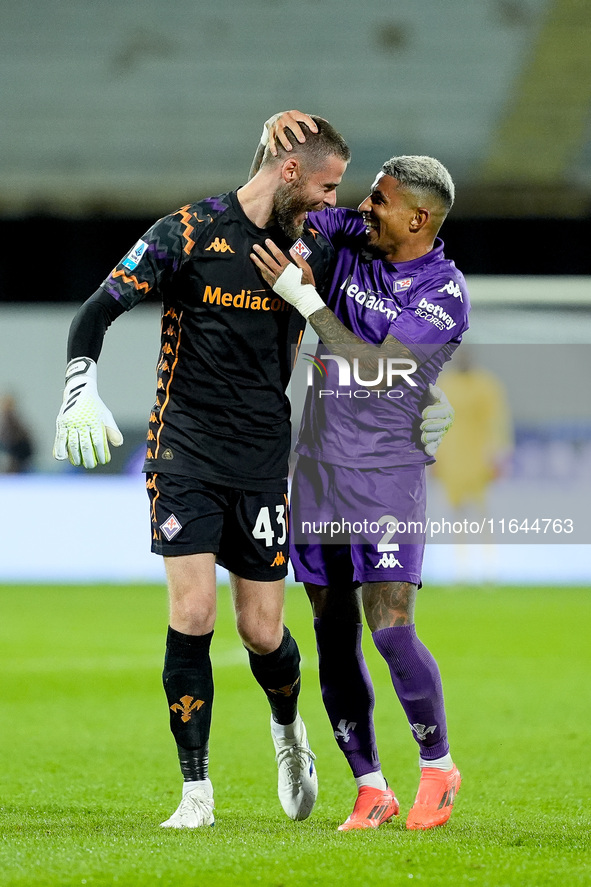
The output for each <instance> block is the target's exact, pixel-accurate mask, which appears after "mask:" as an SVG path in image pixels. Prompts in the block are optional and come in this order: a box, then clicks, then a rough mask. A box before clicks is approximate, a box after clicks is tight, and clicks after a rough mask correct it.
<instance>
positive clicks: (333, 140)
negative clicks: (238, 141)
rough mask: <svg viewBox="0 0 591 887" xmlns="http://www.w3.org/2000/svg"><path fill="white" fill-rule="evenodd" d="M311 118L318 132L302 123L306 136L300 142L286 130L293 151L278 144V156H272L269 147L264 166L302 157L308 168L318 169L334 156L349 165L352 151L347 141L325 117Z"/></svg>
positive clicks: (314, 116)
mask: <svg viewBox="0 0 591 887" xmlns="http://www.w3.org/2000/svg"><path fill="white" fill-rule="evenodd" d="M310 117H311V118H312V120H313V121H314V122H315V124H316V126H317V127H318V132H312V130H311V129H309V127H307V126H306V124H305V123H300V126H301V127H302V130H303V132H304V135H305V136H306V141H305V142H303V143H302V142H298V140H297V139H296V137H295V136H294V134H293V133H292V131H291V129H286V130H285V134H286V136H287V138H288V139H289V142H290V144H291V145H292V150H291V151H286V150H285V148H284V147H283V145H280V144H279V143H278V142H277V143H276V144H277V156H276V157H274V156H273V154H271V152H270V150H269V148H268V146H267V148H266V150H265V154H264V156H263V164H265V163H268V162H277V161H279V162H281V163H283V161H284V160H286V159H287V158H288V157H294V156H296V155H297V156H298V157H301V158H302V160H303V161H304V163H305V165H306V166H307V167H310V168H312V169H317V168H318V167H319V166H322V165H323V164H324V163H325V162H326V160H327V159H328V158H329V157H332V156H333V155H334V156H336V157H339V158H340V159H341V160H344V161H345V163H348V162H349V161H350V159H351V151H350V149H349V146H348V145H347V143H346V141H345V140H344V138H343V137H342V135H341V134H340V132H337V130H336V129H335V128H334V126H332V125H331V124H330V123H329V122H328V120H325V119H324V118H323V117H317V116H316V115H315V114H310Z"/></svg>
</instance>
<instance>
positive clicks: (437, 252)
mask: <svg viewBox="0 0 591 887" xmlns="http://www.w3.org/2000/svg"><path fill="white" fill-rule="evenodd" d="M443 246H444V244H443V240H442V239H441V238H440V237H436V238H435V243H434V246H433V249H432V250H430V251H429V252H428V253H425V255H424V256H419V257H418V259H410V260H409V261H408V262H391V263H390V264H391V265H393V266H394V268H396V270H397V271H398V272H402V273H403V274H406V275H408V276H410V275H411V274H412V273H413V271H418V270H419V268H422V267H423V265H429V264H430V263H431V262H434V261H435V260H436V259H440V258H441V256H442V255H443Z"/></svg>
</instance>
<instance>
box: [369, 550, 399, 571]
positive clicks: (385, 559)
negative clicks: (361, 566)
mask: <svg viewBox="0 0 591 887" xmlns="http://www.w3.org/2000/svg"><path fill="white" fill-rule="evenodd" d="M380 567H385V568H386V569H389V570H391V569H392V568H393V567H402V564H401V563H400V561H399V560H397V558H396V555H394V554H386V553H384V554H383V555H382V556H381V558H380V559H379V561H378V562H377V564H376V565H375V567H374V570H377V569H379V568H380Z"/></svg>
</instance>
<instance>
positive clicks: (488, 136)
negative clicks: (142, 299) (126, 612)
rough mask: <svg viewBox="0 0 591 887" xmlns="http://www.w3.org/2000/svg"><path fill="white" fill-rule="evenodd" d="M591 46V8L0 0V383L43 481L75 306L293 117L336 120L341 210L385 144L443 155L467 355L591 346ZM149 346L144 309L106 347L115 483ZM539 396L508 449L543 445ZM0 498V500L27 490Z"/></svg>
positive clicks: (145, 392)
mask: <svg viewBox="0 0 591 887" xmlns="http://www.w3.org/2000/svg"><path fill="white" fill-rule="evenodd" d="M590 45H591V0H481V2H478V3H466V2H465V0H446V2H445V3H441V2H440V0H418V2H415V3H413V4H410V3H409V4H392V3H391V2H390V0H365V2H364V3H363V4H360V3H358V2H356V0H323V2H322V3H318V2H316V0H299V2H298V3H297V4H294V3H293V2H290V0H244V2H242V3H239V4H236V3H227V2H226V3H224V2H221V3H217V4H206V3H195V2H194V0H168V2H167V3H161V2H159V0H144V2H142V3H141V4H138V3H135V2H133V3H132V2H131V0H121V2H118V3H115V2H113V0H94V2H93V3H92V4H90V3H85V2H83V0H57V2H55V3H52V4H47V3H42V2H41V0H28V2H27V3H26V4H16V3H10V2H8V0H0V70H1V72H2V82H3V84H4V88H3V89H2V90H1V91H0V119H2V122H3V125H2V127H0V244H1V245H2V249H1V251H0V329H1V331H2V338H3V342H4V343H5V347H4V349H2V351H0V394H4V393H10V394H14V395H15V396H16V397H17V399H18V400H19V403H20V404H21V405H22V408H23V412H24V415H25V417H26V418H27V419H28V421H29V424H30V425H31V427H32V428H33V432H34V434H35V436H36V439H37V444H38V452H39V456H38V460H37V466H36V467H37V469H38V470H40V471H41V472H53V473H54V474H56V473H58V474H60V475H61V477H63V478H64V479H67V480H69V481H71V482H72V483H74V482H76V483H78V482H80V480H79V476H78V475H79V473H78V472H76V471H74V470H71V469H70V468H69V466H64V465H58V464H57V463H55V462H54V461H53V460H52V458H51V455H50V449H51V441H52V437H53V425H54V421H55V415H56V413H57V409H58V406H59V399H60V397H61V390H62V376H63V366H64V360H65V342H66V337H67V329H68V325H69V322H70V320H71V317H72V316H73V313H74V311H75V308H76V304H78V303H80V302H81V301H83V300H84V299H85V298H86V297H87V296H88V295H90V294H91V293H92V292H93V291H94V290H95V289H96V287H97V286H98V284H99V283H100V282H101V280H103V279H104V277H105V276H106V275H107V274H108V272H109V271H110V269H111V268H112V266H113V265H114V263H115V262H116V261H117V260H118V259H119V258H120V257H121V256H122V255H123V254H124V253H125V252H127V250H128V249H129V248H130V247H131V246H132V245H133V244H134V243H135V241H136V240H137V239H138V237H139V236H141V234H142V232H143V231H144V230H146V228H147V227H149V225H151V224H152V222H153V221H154V219H156V218H158V217H159V216H160V215H162V214H164V213H166V212H169V211H172V210H174V209H176V208H177V207H178V206H180V205H182V204H184V203H187V202H189V201H192V200H197V199H199V198H201V197H203V196H206V195H208V194H213V193H217V192H220V191H224V190H228V189H230V188H235V187H238V186H240V185H241V184H242V183H243V182H244V180H245V179H246V176H247V173H248V168H249V166H250V161H251V158H252V155H253V153H254V149H255V146H256V143H257V141H258V138H259V136H260V131H261V127H262V123H263V121H264V120H265V119H266V118H267V117H268V116H269V115H270V114H272V113H274V112H275V111H278V110H281V109H285V108H293V107H298V108H301V109H302V110H307V111H311V112H314V113H317V114H320V115H321V116H325V117H327V118H328V119H329V120H330V121H331V122H332V123H334V124H335V125H336V126H337V128H339V129H340V130H341V131H342V133H343V135H344V136H345V137H346V139H347V140H348V142H349V144H350V145H351V148H352V152H353V159H352V162H351V164H350V167H349V169H348V171H347V173H346V176H345V180H344V182H343V185H342V186H341V188H340V189H339V202H340V203H341V204H343V205H349V206H356V205H357V204H358V203H359V202H360V200H361V199H362V198H363V197H364V196H365V194H366V193H367V192H368V190H369V187H370V185H371V182H372V181H373V178H374V177H375V174H376V172H377V171H378V170H379V168H380V166H381V164H382V163H383V161H384V160H385V159H387V158H388V157H390V156H392V155H394V154H403V153H404V154H414V153H417V154H423V153H424V154H431V155H434V156H436V157H438V158H439V159H441V160H442V161H443V162H444V163H445V164H446V165H447V166H448V168H449V170H450V172H451V173H452V176H453V178H454V180H455V181H456V185H457V199H456V205H455V207H454V209H453V211H452V213H451V215H450V217H449V219H448V220H447V221H446V223H445V226H444V229H443V232H442V234H443V239H444V240H445V243H446V253H447V255H448V256H449V257H450V258H453V259H454V260H455V261H456V263H457V264H458V266H459V267H460V268H461V269H462V270H463V271H464V272H465V273H466V275H467V277H468V282H469V286H470V289H471V292H472V295H473V297H474V300H473V302H474V307H473V311H472V317H471V326H472V328H471V331H470V334H469V335H470V339H469V340H470V341H471V342H472V343H474V344H477V345H479V344H491V343H514V344H517V343H561V344H569V343H570V344H579V345H584V344H589V343H591V311H590V310H589V309H590V307H591V296H590V293H591V286H590V278H589V275H591V250H589V246H588V244H589V242H590V239H591V53H590V52H589V46H590ZM34 303H43V304H34ZM51 303H54V304H51ZM157 346H158V308H157V306H156V305H154V304H147V305H145V306H142V307H140V308H138V309H136V310H135V311H134V312H133V314H132V315H131V316H129V317H123V318H121V319H120V320H119V321H118V322H117V324H115V325H114V326H113V328H112V329H111V330H110V331H109V334H108V336H107V338H106V341H105V347H104V351H103V356H102V359H101V393H102V394H103V397H104V398H105V400H107V402H108V403H109V406H110V407H111V408H112V410H113V412H114V413H115V415H116V416H117V418H118V420H119V421H120V425H121V427H122V430H123V431H124V433H125V435H126V444H125V448H124V449H123V451H122V452H119V453H117V455H116V457H115V459H114V460H113V464H112V466H111V467H112V468H114V469H116V470H117V471H121V470H122V469H125V468H126V467H128V466H129V465H130V460H132V459H133V456H134V452H135V450H136V448H137V445H138V443H139V441H140V439H141V437H142V436H143V428H144V423H145V417H146V415H147V412H148V410H149V408H150V405H151V403H152V398H153V378H154V365H155V361H156V356H157ZM532 402H533V403H534V404H535V408H536V409H537V410H538V414H539V415H537V418H536V417H534V420H535V421H534V420H532V417H531V416H530V417H529V418H528V422H525V420H524V421H523V422H522V423H521V425H519V423H518V427H517V429H516V431H517V435H518V440H519V442H520V445H521V444H522V445H523V448H522V449H520V451H519V452H520V454H523V453H526V452H529V453H530V454H532V453H534V450H535V452H536V453H538V454H539V453H540V447H545V446H550V445H552V446H554V449H555V450H556V451H557V446H558V445H560V446H563V445H564V443H565V440H564V439H560V440H559V439H558V438H560V435H558V436H557V433H556V431H555V430H554V431H548V430H547V433H546V432H544V433H545V434H546V437H547V438H548V439H547V440H545V439H544V436H543V435H542V438H540V433H539V428H540V422H539V421H538V419H539V418H540V417H541V416H542V414H543V413H544V411H545V410H547V409H548V406H547V404H546V403H545V402H544V400H543V396H542V395H540V396H539V397H538V398H537V399H536V396H535V395H534V396H533V398H532ZM590 409H591V408H589V407H588V399H587V401H586V403H585V406H584V409H583V414H584V415H583V417H582V418H581V416H580V415H577V416H570V418H569V417H565V416H561V422H562V423H563V425H564V427H565V428H571V429H572V428H574V427H575V426H574V425H573V422H574V420H575V419H576V420H577V421H578V422H579V424H578V425H577V426H576V427H577V429H578V430H577V435H578V437H577V438H576V446H581V442H580V438H581V434H583V435H584V433H586V432H585V431H584V432H581V431H580V429H581V428H584V429H588V427H589V422H590V421H591V419H590V417H589V416H588V415H587V413H588V412H589V410H590ZM534 412H535V409H534ZM569 422H570V425H569ZM528 423H529V424H528ZM532 429H533V431H532ZM565 436H566V438H568V440H567V441H566V442H567V443H568V441H570V443H569V446H570V445H571V444H572V442H573V440H574V437H573V435H572V434H571V435H570V437H569V435H567V434H566V431H565V432H564V434H563V435H562V437H563V438H565ZM528 447H529V450H527V448H528ZM524 448H525V449H524ZM532 459H533V457H531V458H530V459H529V460H528V459H526V460H525V461H523V460H522V462H521V463H516V464H518V465H521V466H522V467H521V468H520V470H521V471H525V470H526V468H524V467H523V466H524V465H529V466H531V465H532V464H533V462H532ZM560 464H562V463H560ZM585 464H587V463H585ZM106 473H108V472H107V470H106V469H100V470H99V472H97V474H96V475H95V476H94V477H95V479H97V480H98V479H99V478H102V479H103V480H110V481H113V482H114V481H115V480H116V479H115V478H103V477H102V475H104V474H106ZM0 480H1V483H2V484H5V483H7V482H8V481H6V480H3V479H0ZM40 480H41V479H40ZM45 480H46V481H47V482H48V483H49V482H50V481H51V482H53V481H54V480H55V481H56V482H57V481H58V480H59V478H46V479H45ZM119 480H121V481H122V482H123V479H119ZM24 482H25V483H27V484H30V483H32V482H33V478H25V479H24ZM11 483H18V479H16V480H14V481H11ZM10 489H11V490H12V492H10V491H9V490H8V487H6V486H3V487H2V490H3V495H4V496H5V501H6V502H10V503H13V502H18V501H23V502H29V501H32V500H29V499H27V497H26V495H25V494H24V493H23V496H22V497H20V498H19V495H17V494H16V493H15V489H16V488H13V487H11V488H10ZM23 489H24V488H23ZM88 489H90V486H89V487H88ZM97 489H98V488H97ZM113 489H114V488H113ZM47 490H49V487H48V488H47ZM72 490H74V486H72ZM55 492H56V488H53V487H52V488H51V496H54V497H55ZM46 493H47V495H49V493H48V492H47V491H46ZM46 493H44V494H43V495H42V496H41V499H40V500H39V502H40V503H45V502H46V499H45V498H44V496H45V495H46ZM27 495H28V494H27ZM6 497H8V498H6ZM11 497H12V498H11ZM66 499H67V497H66V498H65V499H64V501H66ZM67 501H68V502H69V501H70V500H69V499H68V500H67ZM72 501H73V499H72ZM40 507H42V506H41V505H40ZM72 507H73V506H72ZM125 507H127V506H125ZM121 509H122V511H121V513H122V514H123V513H124V512H125V509H124V507H123V505H122V506H121ZM43 510H44V511H45V507H44V506H43ZM28 513H29V514H30V511H29V512H28ZM45 513H46V514H47V511H45ZM65 514H66V511H64V515H65ZM19 515H20V516H19V520H20V519H24V515H25V512H19ZM63 519H64V520H66V519H67V518H66V517H64V518H63ZM134 520H135V518H134ZM130 523H131V520H130V521H128V520H127V517H125V519H123V518H122V523H121V524H119V523H118V522H114V523H113V525H112V527H113V528H114V531H116V532H119V527H120V526H121V527H123V525H125V532H126V533H127V532H128V525H129V524H130ZM55 529H56V532H58V531H59V527H57V526H56V528H55ZM11 532H12V531H11ZM16 532H17V531H16V530H15V534H16ZM13 539H14V540H16V539H17V534H16V535H14V536H10V539H9V542H8V544H9V546H11V545H12V544H13V541H11V540H13ZM6 544H7V543H6V538H5V540H4V543H3V545H4V546H5V545H6ZM14 544H15V545H16V541H14ZM56 545H57V547H58V548H59V543H56V544H55V545H54V547H56ZM440 548H441V546H440ZM516 548H517V546H513V547H512V550H513V551H515V550H516ZM97 550H98V549H97ZM146 556H147V557H149V555H146ZM58 560H59V558H58ZM5 562H6V559H5ZM56 569H58V568H57V567H56ZM130 569H132V570H133V569H135V567H132V568H130ZM140 573H141V570H140ZM0 577H1V573H0Z"/></svg>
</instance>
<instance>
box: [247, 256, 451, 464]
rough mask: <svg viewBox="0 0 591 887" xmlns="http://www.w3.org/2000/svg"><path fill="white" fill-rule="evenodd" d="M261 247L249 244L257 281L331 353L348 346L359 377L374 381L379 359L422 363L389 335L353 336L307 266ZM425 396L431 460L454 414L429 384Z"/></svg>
mask: <svg viewBox="0 0 591 887" xmlns="http://www.w3.org/2000/svg"><path fill="white" fill-rule="evenodd" d="M266 245H267V248H268V251H266V250H265V249H263V247H261V246H258V245H257V244H255V246H254V247H253V249H254V250H255V252H254V253H253V254H252V255H251V259H252V260H253V262H254V263H255V265H256V266H257V267H258V269H259V271H260V272H261V275H262V276H263V278H264V279H265V280H266V281H267V283H269V284H270V285H271V286H272V287H273V289H274V290H275V292H276V293H277V294H278V295H280V296H281V297H282V298H283V299H284V300H285V301H286V302H289V303H290V304H291V305H293V306H294V308H296V309H297V310H298V311H299V312H300V314H302V315H303V317H305V318H306V320H307V321H308V322H309V324H310V326H311V327H312V328H313V329H314V331H315V332H316V333H317V334H318V336H319V338H320V340H321V341H322V342H323V343H324V344H325V345H329V346H330V348H331V350H332V351H333V352H334V353H335V354H338V353H339V346H344V348H343V350H342V351H341V353H342V354H343V356H345V357H348V356H349V355H350V353H351V350H350V349H351V346H352V345H354V346H355V357H356V358H357V359H358V361H359V368H360V370H361V372H362V374H363V375H364V376H366V377H367V376H369V377H370V378H373V377H376V376H377V374H378V367H379V361H380V359H382V358H395V359H397V360H404V361H408V362H409V366H413V365H414V367H415V368H416V367H417V366H419V365H420V364H421V363H423V361H424V359H421V357H420V356H417V355H416V354H414V353H413V352H412V351H411V350H410V349H409V348H407V346H406V345H404V344H403V343H402V342H400V341H399V340H398V339H396V338H395V337H394V336H392V335H387V336H386V338H385V339H384V341H383V342H382V343H381V344H379V345H373V344H371V343H369V342H365V341H364V340H363V339H360V338H359V336H356V335H355V333H353V332H352V331H351V330H349V329H348V328H347V327H346V326H345V325H344V323H342V321H340V320H339V318H338V317H337V316H336V315H335V314H334V312H333V311H331V310H330V308H328V307H327V306H326V305H325V303H324V301H323V300H322V299H321V297H320V296H319V294H318V292H317V291H316V288H315V286H314V285H313V279H312V281H311V282H310V280H309V278H308V277H307V273H306V272H307V263H306V262H304V261H303V260H302V259H301V258H300V257H299V256H298V255H296V254H293V258H294V262H296V264H294V263H293V262H288V261H287V259H286V258H285V256H284V255H283V253H282V252H281V250H280V249H278V247H277V246H276V245H275V244H274V243H273V241H272V240H267V241H266ZM367 387H368V388H369V387H371V386H370V385H368V386H367ZM429 393H430V397H431V403H430V404H429V405H428V406H426V407H425V408H424V410H423V412H422V422H421V443H422V445H423V448H424V450H425V452H426V453H427V455H428V456H433V455H435V451H436V450H437V448H438V447H439V445H440V443H441V441H442V440H443V438H444V436H445V434H446V433H447V432H448V431H449V429H450V428H451V426H452V423H453V420H454V410H453V407H452V406H451V404H450V403H449V401H448V399H447V397H446V396H445V394H444V392H443V391H441V389H440V388H437V387H436V386H435V385H430V392H429Z"/></svg>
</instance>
